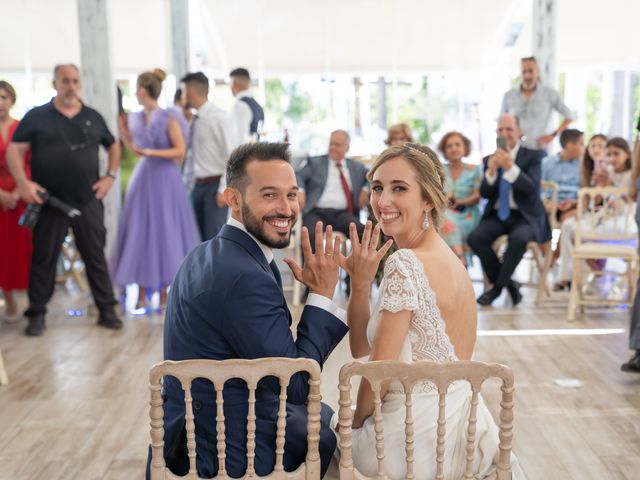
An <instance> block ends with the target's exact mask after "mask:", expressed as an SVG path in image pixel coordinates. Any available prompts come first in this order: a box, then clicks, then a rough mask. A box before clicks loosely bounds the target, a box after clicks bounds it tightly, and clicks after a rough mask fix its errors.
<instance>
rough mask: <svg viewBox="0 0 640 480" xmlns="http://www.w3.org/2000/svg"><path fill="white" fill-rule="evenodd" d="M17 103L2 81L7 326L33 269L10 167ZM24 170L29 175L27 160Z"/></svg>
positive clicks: (0, 174)
mask: <svg viewBox="0 0 640 480" xmlns="http://www.w3.org/2000/svg"><path fill="white" fill-rule="evenodd" d="M15 103H16V91H15V90H14V89H13V87H12V86H11V84H10V83H8V82H5V81H4V80H0V289H2V292H3V295H4V301H5V310H4V316H5V319H6V320H7V321H8V322H15V321H17V320H18V318H19V314H18V304H17V302H16V299H15V297H14V294H13V292H14V290H26V289H27V285H28V283H29V270H30V267H31V231H30V230H29V229H28V228H21V227H19V226H18V219H19V218H20V215H22V212H23V211H24V209H25V204H24V202H23V201H22V200H20V195H19V194H18V190H17V187H16V182H15V181H14V180H13V177H12V176H11V174H10V173H9V168H8V167H7V157H6V154H7V147H8V146H9V144H10V143H11V139H12V138H13V133H14V132H15V131H16V128H17V127H18V123H19V122H18V121H17V120H15V119H13V118H11V115H10V111H11V107H13V106H14V105H15ZM24 170H25V173H26V174H27V177H30V174H29V162H28V158H26V157H25V159H24Z"/></svg>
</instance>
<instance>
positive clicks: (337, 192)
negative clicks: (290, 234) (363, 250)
mask: <svg viewBox="0 0 640 480" xmlns="http://www.w3.org/2000/svg"><path fill="white" fill-rule="evenodd" d="M350 141H351V137H350V136H349V134H348V133H347V132H346V131H344V130H335V131H334V132H332V133H331V137H330V140H329V153H328V154H327V155H321V156H319V157H311V158H309V159H308V160H306V161H305V162H304V163H303V164H302V166H301V167H300V169H299V170H298V171H297V172H296V177H297V178H298V187H299V188H300V192H299V193H298V201H299V202H300V208H302V213H303V217H302V223H303V225H304V226H306V227H307V228H308V229H309V235H310V237H311V245H314V244H315V237H314V235H315V233H314V232H315V230H314V226H315V224H316V223H317V222H323V223H324V224H325V225H331V226H333V229H334V230H337V231H338V232H342V233H343V234H345V235H348V234H349V224H350V223H351V222H354V223H355V224H356V228H357V230H358V233H359V234H362V232H363V231H364V225H362V223H360V220H359V218H358V212H359V211H360V210H361V209H362V207H364V206H365V205H366V204H367V202H368V200H369V194H368V188H367V186H368V184H367V167H365V166H364V165H363V164H361V163H360V162H356V161H355V160H351V159H350V158H346V154H347V151H348V150H349V142H350Z"/></svg>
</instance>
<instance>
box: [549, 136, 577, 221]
mask: <svg viewBox="0 0 640 480" xmlns="http://www.w3.org/2000/svg"><path fill="white" fill-rule="evenodd" d="M560 145H561V146H562V151H561V152H560V153H556V154H555V155H549V156H548V157H547V158H545V159H544V161H543V162H542V180H546V181H551V182H555V183H557V184H558V210H557V214H556V217H557V218H556V219H557V220H558V222H563V221H565V220H566V219H567V218H569V217H571V216H573V215H575V212H576V204H577V199H578V190H579V189H580V159H581V158H582V156H583V155H584V134H583V133H582V132H581V131H580V130H576V129H574V128H568V129H566V130H565V131H564V132H562V134H560ZM545 207H547V211H549V200H548V199H545Z"/></svg>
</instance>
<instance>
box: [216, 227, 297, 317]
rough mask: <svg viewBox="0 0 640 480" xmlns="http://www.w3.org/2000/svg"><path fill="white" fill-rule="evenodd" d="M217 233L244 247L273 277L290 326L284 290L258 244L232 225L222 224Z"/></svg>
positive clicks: (289, 314) (289, 313) (289, 315)
mask: <svg viewBox="0 0 640 480" xmlns="http://www.w3.org/2000/svg"><path fill="white" fill-rule="evenodd" d="M218 235H219V236H220V237H221V238H224V239H226V240H230V241H232V242H235V243H237V244H239V245H240V246H242V248H244V249H245V250H246V251H247V253H249V255H251V257H253V259H254V260H255V261H256V262H257V263H258V265H260V267H261V268H262V270H264V271H265V272H267V273H268V274H269V275H270V276H271V277H272V278H273V282H274V283H275V284H276V286H277V287H278V291H279V292H280V296H281V298H282V306H283V307H284V309H285V311H286V312H287V319H288V321H289V326H291V322H292V318H291V312H290V311H289V307H288V305H287V299H286V298H285V297H284V292H283V291H282V289H281V287H280V285H278V282H277V280H276V277H275V276H274V273H273V271H272V270H271V267H270V266H269V264H268V263H267V259H266V258H265V256H264V253H262V250H260V247H258V245H257V244H256V242H255V241H254V240H253V238H251V237H250V236H249V235H248V234H246V233H245V232H243V231H242V230H240V229H239V228H236V227H233V226H231V225H224V226H223V227H222V229H221V230H220V233H219V234H218Z"/></svg>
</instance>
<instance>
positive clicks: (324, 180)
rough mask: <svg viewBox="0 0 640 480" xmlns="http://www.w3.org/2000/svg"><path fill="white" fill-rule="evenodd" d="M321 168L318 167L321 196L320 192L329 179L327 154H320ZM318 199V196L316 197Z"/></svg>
mask: <svg viewBox="0 0 640 480" xmlns="http://www.w3.org/2000/svg"><path fill="white" fill-rule="evenodd" d="M321 164H322V168H320V180H321V181H322V190H321V191H320V196H322V192H323V191H324V188H325V187H326V186H327V180H328V179H329V157H328V156H327V155H323V156H322V162H321ZM318 200H320V197H318Z"/></svg>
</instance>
